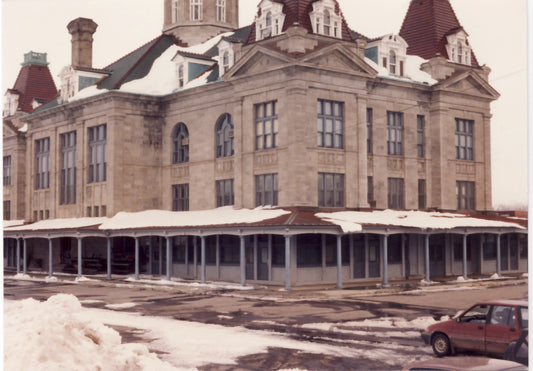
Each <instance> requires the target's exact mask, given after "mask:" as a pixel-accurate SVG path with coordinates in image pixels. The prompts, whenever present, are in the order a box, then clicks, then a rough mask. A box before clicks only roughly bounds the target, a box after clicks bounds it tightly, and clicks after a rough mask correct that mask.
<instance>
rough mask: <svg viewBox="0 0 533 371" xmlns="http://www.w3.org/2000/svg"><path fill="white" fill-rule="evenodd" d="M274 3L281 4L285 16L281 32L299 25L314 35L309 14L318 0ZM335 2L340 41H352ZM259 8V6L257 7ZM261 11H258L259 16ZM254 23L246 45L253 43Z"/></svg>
mask: <svg viewBox="0 0 533 371" xmlns="http://www.w3.org/2000/svg"><path fill="white" fill-rule="evenodd" d="M272 1H273V2H275V3H280V4H283V13H284V14H285V22H284V23H283V29H282V32H285V31H286V30H287V29H288V28H289V27H290V26H292V25H294V24H296V23H297V24H299V25H300V26H302V27H303V28H305V29H306V30H307V32H309V33H310V34H312V33H314V31H313V25H312V24H311V18H310V16H309V13H311V12H312V11H313V3H314V2H315V1H318V0H272ZM334 1H335V14H337V15H340V16H341V19H342V25H341V28H342V39H343V40H346V41H354V39H353V37H352V32H351V30H350V28H349V27H348V24H347V23H346V19H344V15H343V14H342V11H341V9H340V6H339V3H338V2H337V0H334ZM258 7H259V6H258ZM260 12H261V9H258V13H257V14H258V15H260ZM255 38H256V36H255V22H254V23H253V24H252V27H251V32H250V35H249V36H248V40H247V44H249V43H253V42H255Z"/></svg>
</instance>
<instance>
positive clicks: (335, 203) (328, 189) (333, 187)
mask: <svg viewBox="0 0 533 371" xmlns="http://www.w3.org/2000/svg"><path fill="white" fill-rule="evenodd" d="M318 206H320V207H343V206H344V174H331V173H318Z"/></svg>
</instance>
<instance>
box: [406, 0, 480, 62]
mask: <svg viewBox="0 0 533 371" xmlns="http://www.w3.org/2000/svg"><path fill="white" fill-rule="evenodd" d="M460 30H463V31H464V29H463V27H462V26H461V24H460V23H459V20H458V19H457V16H456V15H455V12H454V10H453V8H452V5H451V4H450V1H449V0H412V1H411V4H410V5H409V9H408V10H407V14H406V15H405V18H404V20H403V24H402V27H401V29H400V36H401V37H403V38H404V39H405V41H407V44H408V45H409V46H408V48H407V54H410V55H417V56H419V57H421V58H424V59H431V58H433V57H435V56H436V55H439V54H440V55H441V56H443V57H445V58H447V59H449V55H448V52H447V50H446V43H447V40H446V36H448V35H450V34H453V33H456V32H458V31H460ZM472 66H474V67H479V64H478V61H477V59H476V57H475V55H474V52H473V51H472Z"/></svg>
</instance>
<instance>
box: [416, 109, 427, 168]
mask: <svg viewBox="0 0 533 371" xmlns="http://www.w3.org/2000/svg"><path fill="white" fill-rule="evenodd" d="M416 150H417V155H418V158H425V157H426V118H425V116H424V115H417V116H416Z"/></svg>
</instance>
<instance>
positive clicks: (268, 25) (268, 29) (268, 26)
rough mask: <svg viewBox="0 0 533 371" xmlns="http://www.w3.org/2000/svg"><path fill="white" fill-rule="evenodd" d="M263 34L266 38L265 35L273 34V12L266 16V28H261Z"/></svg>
mask: <svg viewBox="0 0 533 371" xmlns="http://www.w3.org/2000/svg"><path fill="white" fill-rule="evenodd" d="M261 34H262V35H261V36H262V38H263V39H264V38H265V37H270V36H272V13H271V12H268V13H267V15H266V17H265V28H263V29H262V30H261Z"/></svg>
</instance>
